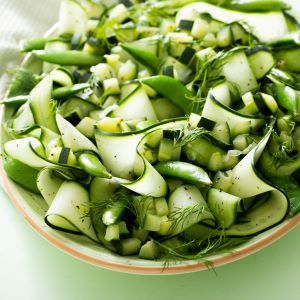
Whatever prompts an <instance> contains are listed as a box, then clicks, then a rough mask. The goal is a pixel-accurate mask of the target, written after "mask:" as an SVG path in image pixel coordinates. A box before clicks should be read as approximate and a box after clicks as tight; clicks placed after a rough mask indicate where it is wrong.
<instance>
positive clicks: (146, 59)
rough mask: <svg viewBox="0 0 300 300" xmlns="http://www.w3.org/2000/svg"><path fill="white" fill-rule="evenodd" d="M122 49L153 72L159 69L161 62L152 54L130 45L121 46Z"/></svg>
mask: <svg viewBox="0 0 300 300" xmlns="http://www.w3.org/2000/svg"><path fill="white" fill-rule="evenodd" d="M121 47H122V48H123V49H124V50H125V51H126V52H128V53H129V54H130V55H131V56H132V57H133V58H135V59H136V60H137V61H138V62H140V63H141V64H142V65H144V66H146V67H149V68H150V69H151V70H152V71H154V72H156V71H157V70H158V69H159V66H160V64H161V60H160V59H159V58H158V57H157V56H155V55H153V54H152V53H150V52H148V51H145V50H143V49H141V48H138V47H136V46H133V45H130V44H121Z"/></svg>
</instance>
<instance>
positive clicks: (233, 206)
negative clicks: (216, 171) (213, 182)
mask: <svg viewBox="0 0 300 300" xmlns="http://www.w3.org/2000/svg"><path fill="white" fill-rule="evenodd" d="M240 200H241V198H239V197H236V196H234V195H231V194H228V193H226V192H223V191H220V190H218V189H215V188H211V189H209V191H208V192H207V203H208V206H209V208H210V210H211V211H212V213H213V215H214V216H215V217H216V219H217V221H218V223H219V224H220V225H221V226H222V227H223V228H228V227H230V226H231V225H232V224H233V223H234V222H235V219H236V214H237V207H238V203H239V202H240Z"/></svg>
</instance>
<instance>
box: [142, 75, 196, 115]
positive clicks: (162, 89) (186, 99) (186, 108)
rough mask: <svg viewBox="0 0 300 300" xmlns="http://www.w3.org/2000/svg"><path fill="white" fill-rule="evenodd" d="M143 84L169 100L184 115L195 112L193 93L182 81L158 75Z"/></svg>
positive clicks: (144, 80) (145, 80)
mask: <svg viewBox="0 0 300 300" xmlns="http://www.w3.org/2000/svg"><path fill="white" fill-rule="evenodd" d="M142 82H143V83H144V84H146V85H149V86H150V87H151V88H153V89H154V90H155V91H157V92H158V93H160V94H161V95H162V96H164V97H166V98H168V99H169V100H170V101H171V102H173V103H174V104H175V105H176V106H177V107H178V108H180V109H181V110H182V111H183V112H184V113H190V112H192V111H193V112H194V110H193V101H192V100H191V97H192V93H191V92H190V91H189V90H188V89H187V88H186V87H185V86H184V85H183V84H182V83H181V82H180V81H178V80H176V79H174V78H172V77H169V76H165V75H157V76H153V77H149V78H146V79H143V80H142Z"/></svg>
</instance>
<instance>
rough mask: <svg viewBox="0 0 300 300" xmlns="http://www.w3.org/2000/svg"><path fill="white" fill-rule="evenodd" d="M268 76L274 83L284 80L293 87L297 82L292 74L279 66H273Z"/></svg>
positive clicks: (283, 81)
mask: <svg viewBox="0 0 300 300" xmlns="http://www.w3.org/2000/svg"><path fill="white" fill-rule="evenodd" d="M267 77H268V78H269V79H270V80H271V81H273V82H274V83H278V82H282V83H284V84H286V85H289V86H291V87H292V86H293V85H294V84H295V79H294V77H293V76H292V75H291V74H289V73H287V72H285V71H283V70H280V69H277V68H273V69H272V70H271V71H270V73H269V74H268V75H267Z"/></svg>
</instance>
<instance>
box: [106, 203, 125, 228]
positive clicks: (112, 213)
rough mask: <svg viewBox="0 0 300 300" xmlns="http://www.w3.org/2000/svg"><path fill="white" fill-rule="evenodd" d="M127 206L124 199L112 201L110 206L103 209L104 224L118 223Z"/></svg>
mask: <svg viewBox="0 0 300 300" xmlns="http://www.w3.org/2000/svg"><path fill="white" fill-rule="evenodd" d="M126 208H127V203H126V201H124V200H119V201H116V202H114V203H113V204H112V205H111V206H110V207H108V208H107V209H105V210H104V212H103V215H102V222H103V224H104V225H107V226H108V225H113V224H116V223H118V222H119V221H120V220H121V218H122V217H123V215H124V213H125V211H126Z"/></svg>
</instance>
